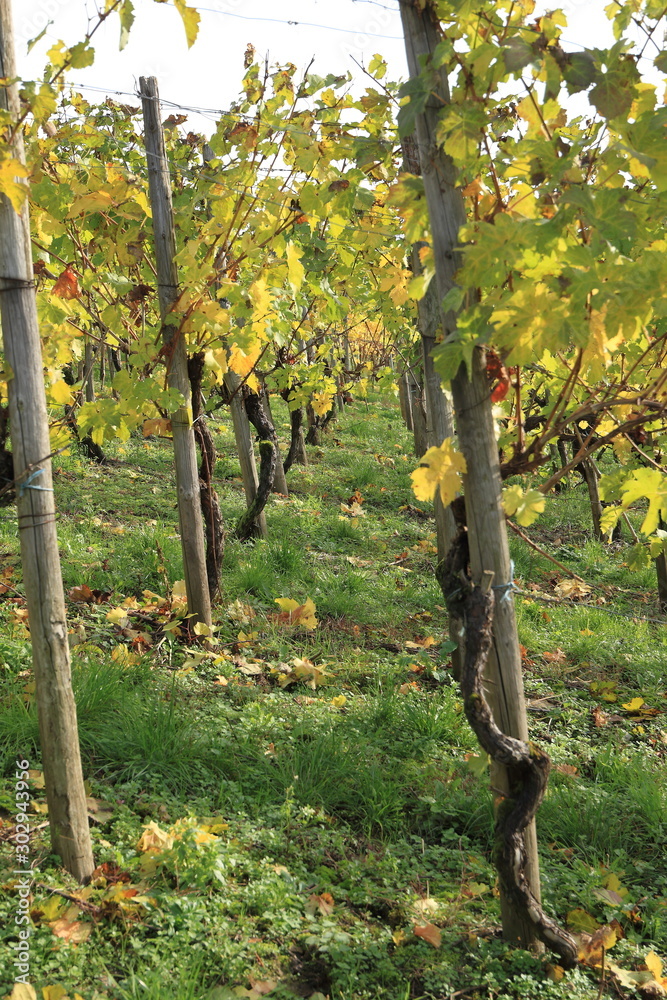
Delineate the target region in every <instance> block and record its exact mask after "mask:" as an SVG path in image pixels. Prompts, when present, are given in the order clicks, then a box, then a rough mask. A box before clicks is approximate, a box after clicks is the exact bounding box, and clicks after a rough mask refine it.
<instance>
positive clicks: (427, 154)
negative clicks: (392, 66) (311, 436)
mask: <svg viewBox="0 0 667 1000" xmlns="http://www.w3.org/2000/svg"><path fill="white" fill-rule="evenodd" d="M400 8H401V19H402V22H403V32H404V35H405V47H406V53H407V58H408V67H409V71H410V76H411V77H418V76H419V75H420V74H421V71H422V67H423V66H428V64H429V62H430V60H431V59H432V57H433V53H434V50H435V49H436V47H437V45H438V42H439V41H440V25H439V20H438V17H437V13H436V8H435V3H434V2H433V0H419V2H416V0H402V2H401V5H400ZM430 79H431V80H432V83H431V85H430V98H429V99H428V101H427V103H426V107H425V109H424V111H423V112H422V113H421V114H419V115H417V119H416V134H417V145H418V149H419V160H420V164H421V172H422V177H423V179H424V190H425V194H426V200H427V204H428V211H429V217H430V223H431V233H432V241H433V251H434V255H435V265H436V277H435V281H436V287H437V292H438V298H439V301H440V302H442V300H443V299H444V297H445V295H446V294H447V292H448V291H449V290H450V289H451V288H452V287H454V285H455V284H456V278H455V275H456V271H457V270H458V268H459V266H460V249H459V236H458V234H459V229H460V227H461V225H462V224H463V223H464V222H465V208H464V204H463V197H462V195H461V191H460V189H459V188H457V175H456V168H455V166H454V164H453V162H452V160H451V159H450V157H449V156H447V155H446V154H445V153H444V151H443V150H442V149H441V147H440V146H439V144H438V142H437V140H436V134H437V126H438V121H439V118H440V114H441V112H442V109H443V108H445V107H447V105H449V104H450V103H451V101H450V93H449V84H448V80H447V71H446V67H441V68H439V69H436V70H432V77H430ZM456 323H457V317H456V314H455V313H454V312H452V311H451V310H450V311H444V310H443V311H442V326H443V335H444V337H445V338H446V337H447V336H448V335H449V334H452V333H454V332H455V330H456ZM451 389H452V396H453V401H454V417H455V424H456V429H457V432H458V439H459V446H460V449H461V452H462V453H463V455H464V457H465V459H466V462H467V466H468V472H467V474H466V476H465V477H464V492H465V509H466V519H467V524H468V534H469V544H470V567H471V572H472V578H473V580H475V581H479V580H481V579H482V577H483V575H484V574H485V573H489V572H490V573H493V576H494V585H495V586H496V587H499V588H502V589H499V590H496V595H497V600H496V610H495V615H494V621H493V642H492V646H491V651H490V654H489V658H488V661H487V664H488V665H487V673H486V680H487V684H488V687H489V694H488V700H489V702H490V704H491V708H492V711H493V715H494V718H495V721H496V723H497V725H498V726H499V727H500V729H502V731H503V732H504V733H507V734H509V735H510V736H514V737H516V738H517V739H520V740H523V741H524V742H527V741H528V725H527V717H526V707H525V700H524V694H523V678H522V674H521V654H520V649H519V640H518V635H517V628H516V618H515V614H514V602H513V599H512V595H511V592H510V589H509V588H510V585H511V582H512V581H511V568H510V567H511V563H510V558H509V546H508V542H507V529H506V525H505V515H504V513H503V509H502V505H501V479H500V467H499V460H498V446H497V444H496V439H495V434H494V427H493V417H492V412H491V399H490V393H489V386H488V381H487V377H486V358H485V353H484V351H483V349H481V348H476V349H475V351H474V353H473V357H472V361H471V364H470V366H469V368H468V369H466V368H465V366H463V365H462V366H461V368H460V369H459V371H458V373H457V375H456V377H455V378H454V379H453V380H452V384H451ZM492 783H493V786H494V788H495V789H497V790H498V791H499V792H500V793H502V794H503V795H504V796H505V797H509V798H511V797H512V794H513V787H514V784H515V776H514V775H513V774H512V772H511V771H510V770H509V769H507V768H504V767H500V766H496V767H494V768H493V769H492ZM525 845H526V852H527V865H526V875H527V878H528V880H529V882H530V886H531V889H532V892H533V894H534V896H535V897H536V898H537V899H539V895H540V879H539V862H538V855H537V838H536V835H535V825H534V822H532V823H531V824H530V825H529V826H528V827H527V829H526V831H525ZM501 909H502V924H503V934H504V936H505V938H506V939H507V940H508V941H510V942H512V943H513V944H518V945H520V946H522V947H529V946H536V945H537V944H538V938H537V935H536V933H535V928H534V927H533V926H532V925H531V924H530V922H529V921H527V920H525V919H524V918H523V916H522V914H521V913H520V912H518V911H517V909H516V907H515V906H514V904H513V901H512V899H511V898H508V896H507V894H504V893H501Z"/></svg>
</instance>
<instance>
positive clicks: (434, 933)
mask: <svg viewBox="0 0 667 1000" xmlns="http://www.w3.org/2000/svg"><path fill="white" fill-rule="evenodd" d="M413 932H414V935H415V937H419V938H421V939H422V940H423V941H426V942H427V944H430V945H432V946H433V947H434V948H439V947H440V945H441V943H442V933H441V931H440V928H439V927H436V926H435V924H415V926H414V927H413Z"/></svg>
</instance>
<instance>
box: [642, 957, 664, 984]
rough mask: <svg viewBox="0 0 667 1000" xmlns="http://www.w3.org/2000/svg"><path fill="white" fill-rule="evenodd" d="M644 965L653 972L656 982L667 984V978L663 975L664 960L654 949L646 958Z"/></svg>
mask: <svg viewBox="0 0 667 1000" xmlns="http://www.w3.org/2000/svg"><path fill="white" fill-rule="evenodd" d="M644 965H645V966H646V968H647V969H648V971H649V972H652V973H653V976H654V977H655V981H656V983H660V985H661V986H667V979H663V976H662V962H661V960H660V957H659V956H658V955H656V953H655V952H654V951H649V953H648V955H647V956H646V958H645V959H644Z"/></svg>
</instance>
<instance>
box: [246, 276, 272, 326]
mask: <svg viewBox="0 0 667 1000" xmlns="http://www.w3.org/2000/svg"><path fill="white" fill-rule="evenodd" d="M248 295H249V296H250V300H251V302H252V304H253V306H254V308H255V313H256V314H257V316H256V317H255V318H260V319H261V318H263V317H264V316H266V314H267V313H268V312H269V311H270V309H271V295H270V293H269V290H268V288H267V287H266V279H264V278H258V279H257V281H253V283H252V285H251V286H250V288H249V289H248Z"/></svg>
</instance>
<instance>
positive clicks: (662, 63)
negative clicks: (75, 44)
mask: <svg viewBox="0 0 667 1000" xmlns="http://www.w3.org/2000/svg"><path fill="white" fill-rule="evenodd" d="M44 31H46V28H45V29H44ZM43 34H44V32H42V35H43ZM41 37H42V36H41V35H40V38H41ZM653 65H654V66H655V68H656V69H659V70H660V72H661V73H667V51H666V52H659V53H658V55H657V56H656V57H655V59H654V60H653Z"/></svg>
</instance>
